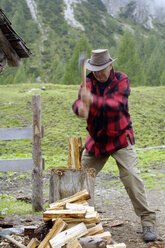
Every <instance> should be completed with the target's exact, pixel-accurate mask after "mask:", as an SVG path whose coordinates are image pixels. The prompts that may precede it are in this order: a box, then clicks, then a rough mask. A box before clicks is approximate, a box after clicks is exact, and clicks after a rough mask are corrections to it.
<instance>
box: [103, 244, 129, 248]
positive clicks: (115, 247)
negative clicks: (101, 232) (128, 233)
mask: <svg viewBox="0 0 165 248" xmlns="http://www.w3.org/2000/svg"><path fill="white" fill-rule="evenodd" d="M107 248H126V244H124V243H119V244H114V245H107Z"/></svg>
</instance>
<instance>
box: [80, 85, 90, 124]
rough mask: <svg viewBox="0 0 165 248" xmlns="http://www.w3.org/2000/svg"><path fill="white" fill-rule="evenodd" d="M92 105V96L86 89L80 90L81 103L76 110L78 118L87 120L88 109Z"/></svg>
mask: <svg viewBox="0 0 165 248" xmlns="http://www.w3.org/2000/svg"><path fill="white" fill-rule="evenodd" d="M91 103H92V94H91V92H90V90H89V89H88V88H86V89H84V88H82V90H81V103H80V105H79V108H78V113H79V116H80V117H82V118H85V119H86V120H87V119H88V115H89V108H90V105H91Z"/></svg>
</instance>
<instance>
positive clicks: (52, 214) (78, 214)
mask: <svg viewBox="0 0 165 248" xmlns="http://www.w3.org/2000/svg"><path fill="white" fill-rule="evenodd" d="M85 215H86V210H77V211H76V210H68V209H62V210H47V211H45V212H44V213H43V217H44V219H49V220H51V219H53V218H63V219H65V218H85Z"/></svg>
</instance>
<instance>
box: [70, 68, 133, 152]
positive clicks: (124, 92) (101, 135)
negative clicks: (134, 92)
mask: <svg viewBox="0 0 165 248" xmlns="http://www.w3.org/2000/svg"><path fill="white" fill-rule="evenodd" d="M109 81H110V83H109V85H108V86H106V88H105V90H104V93H103V96H101V93H100V88H99V84H98V82H97V80H96V79H95V77H94V76H93V73H90V74H88V76H87V78H86V87H87V88H89V89H90V91H91V93H92V96H93V103H92V104H91V105H90V111H89V116H88V120H87V130H88V132H89V136H88V137H87V139H86V141H85V147H86V149H87V151H88V152H89V153H91V154H95V156H97V157H98V156H100V155H107V154H109V155H110V154H112V153H114V152H115V151H117V150H119V149H121V148H124V147H126V146H128V142H127V135H128V136H129V138H130V141H131V144H134V143H135V142H134V134H133V128H132V122H131V119H130V114H129V110H128V97H129V95H130V87H129V79H128V76H127V75H125V74H124V73H122V72H117V71H114V70H113V69H112V70H111V74H110V78H109ZM81 88H82V83H81V85H80V89H79V95H78V99H77V100H76V101H75V102H74V104H73V106H72V108H73V111H74V113H75V114H76V115H78V106H79V104H80V101H81V98H80V92H81Z"/></svg>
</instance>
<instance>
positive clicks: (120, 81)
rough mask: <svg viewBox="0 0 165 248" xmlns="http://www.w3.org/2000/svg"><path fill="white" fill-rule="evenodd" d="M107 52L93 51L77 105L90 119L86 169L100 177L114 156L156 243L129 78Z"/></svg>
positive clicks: (146, 233)
mask: <svg viewBox="0 0 165 248" xmlns="http://www.w3.org/2000/svg"><path fill="white" fill-rule="evenodd" d="M115 60H116V59H112V58H111V57H110V54H109V52H108V50H107V49H98V50H93V51H92V55H91V58H90V59H88V60H87V62H86V68H87V69H88V70H90V71H91V72H90V73H89V74H88V75H87V77H86V89H85V88H83V87H82V83H81V85H80V89H79V95H78V99H77V100H76V101H75V102H74V104H73V111H74V113H75V114H76V115H78V116H79V117H81V118H85V119H86V120H87V130H88V132H89V136H88V137H87V139H86V141H85V149H84V151H83V154H82V159H81V164H82V166H83V167H88V168H90V167H92V168H95V170H96V174H97V173H98V172H99V171H100V170H101V169H102V168H103V166H104V164H105V163H106V161H107V160H108V158H109V156H110V155H111V156H112V157H113V158H114V159H115V160H116V164H117V166H118V169H119V172H120V179H121V181H122V182H123V184H124V186H125V189H126V191H127V193H128V195H129V197H130V199H131V201H132V204H133V207H134V210H135V212H136V214H137V215H138V216H139V217H140V218H141V224H142V230H143V238H144V240H145V241H146V242H150V241H155V240H156V232H155V228H154V225H155V221H156V214H155V212H153V211H151V210H150V209H149V207H148V204H147V200H146V195H145V190H144V185H143V181H142V180H141V179H140V177H139V175H138V170H137V168H136V164H137V160H138V159H137V154H136V151H135V149H134V143H135V142H134V134H133V128H132V122H131V119H130V114H129V109H128V97H129V95H130V86H129V79H128V76H127V75H125V74H124V73H122V72H117V71H114V69H113V66H112V63H113V62H114V61H115Z"/></svg>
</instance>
